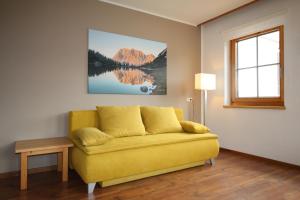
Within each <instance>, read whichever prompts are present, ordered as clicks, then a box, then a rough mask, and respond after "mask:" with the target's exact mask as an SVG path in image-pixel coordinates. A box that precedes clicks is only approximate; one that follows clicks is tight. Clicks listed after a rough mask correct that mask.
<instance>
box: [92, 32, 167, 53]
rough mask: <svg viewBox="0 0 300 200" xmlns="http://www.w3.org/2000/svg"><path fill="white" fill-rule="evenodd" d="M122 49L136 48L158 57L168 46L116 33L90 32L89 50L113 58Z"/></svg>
mask: <svg viewBox="0 0 300 200" xmlns="http://www.w3.org/2000/svg"><path fill="white" fill-rule="evenodd" d="M121 48H134V49H137V50H140V51H143V52H144V53H145V54H151V53H152V54H153V55H154V56H157V55H158V54H159V53H160V52H161V51H162V50H164V49H165V48H167V45H166V44H165V43H162V42H156V41H151V40H145V39H140V38H136V37H130V36H125V35H119V34H115V33H108V32H103V31H96V30H89V49H91V50H94V51H98V52H99V53H101V54H103V55H105V56H106V57H109V58H112V57H113V56H114V55H115V53H116V52H117V51H118V50H119V49H121Z"/></svg>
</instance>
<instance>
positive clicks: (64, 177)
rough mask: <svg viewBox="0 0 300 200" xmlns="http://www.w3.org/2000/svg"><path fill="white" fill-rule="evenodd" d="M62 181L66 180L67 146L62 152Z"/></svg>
mask: <svg viewBox="0 0 300 200" xmlns="http://www.w3.org/2000/svg"><path fill="white" fill-rule="evenodd" d="M62 181H63V182H65V181H68V148H64V150H63V152H62Z"/></svg>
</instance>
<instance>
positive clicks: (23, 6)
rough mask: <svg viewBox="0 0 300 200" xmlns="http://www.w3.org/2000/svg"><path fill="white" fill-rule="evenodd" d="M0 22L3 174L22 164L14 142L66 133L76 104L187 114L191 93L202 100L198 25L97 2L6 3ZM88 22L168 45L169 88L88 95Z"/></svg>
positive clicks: (47, 161)
mask: <svg viewBox="0 0 300 200" xmlns="http://www.w3.org/2000/svg"><path fill="white" fill-rule="evenodd" d="M0 27H1V31H0V92H1V98H0V111H1V115H0V127H1V130H0V172H6V171H11V170H16V169H18V160H17V156H16V155H14V141H15V140H23V139H30V138H43V137H55V136H64V135H66V134H67V126H68V123H67V112H68V111H70V110H79V109H93V108H95V106H96V105H129V104H141V105H162V106H177V107H182V108H183V109H185V111H186V112H187V111H188V109H189V105H188V103H187V102H186V97H189V96H193V95H196V97H197V99H196V101H200V100H199V98H198V96H199V93H195V92H194V90H193V77H194V73H195V72H198V71H199V70H200V35H199V34H200V32H199V29H198V28H196V27H192V26H188V25H184V24H181V23H177V22H172V21H169V20H165V19H162V18H159V17H154V16H151V15H147V14H142V13H139V12H135V11H131V10H128V9H124V8H120V7H115V6H112V5H109V4H105V3H100V2H98V1H96V0H43V1H40V0H27V1H20V0H5V1H1V2H0ZM89 28H93V29H99V30H103V31H107V32H114V33H119V34H126V35H130V36H136V37H140V38H145V39H150V40H156V41H162V42H165V43H167V45H168V64H167V66H168V68H167V70H168V71H167V73H168V77H167V83H168V85H167V86H168V94H167V95H164V96H138V95H100V94H99V95H89V94H87V42H88V37H87V33H88V29H89ZM198 107H199V106H197V108H196V113H199V108H198ZM198 119H199V116H198V115H197V120H198ZM54 161H55V157H54V156H50V157H37V158H32V159H31V161H30V167H37V166H45V165H51V164H54V163H55V162H54Z"/></svg>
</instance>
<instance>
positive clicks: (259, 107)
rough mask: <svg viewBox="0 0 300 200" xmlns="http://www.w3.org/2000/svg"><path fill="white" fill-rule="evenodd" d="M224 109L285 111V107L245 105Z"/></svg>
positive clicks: (224, 106) (230, 106)
mask: <svg viewBox="0 0 300 200" xmlns="http://www.w3.org/2000/svg"><path fill="white" fill-rule="evenodd" d="M223 108H249V109H273V110H285V109H286V108H285V106H244V105H223Z"/></svg>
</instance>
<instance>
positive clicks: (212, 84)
mask: <svg viewBox="0 0 300 200" xmlns="http://www.w3.org/2000/svg"><path fill="white" fill-rule="evenodd" d="M195 89H197V90H215V89H216V75H215V74H206V73H199V74H195Z"/></svg>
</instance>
